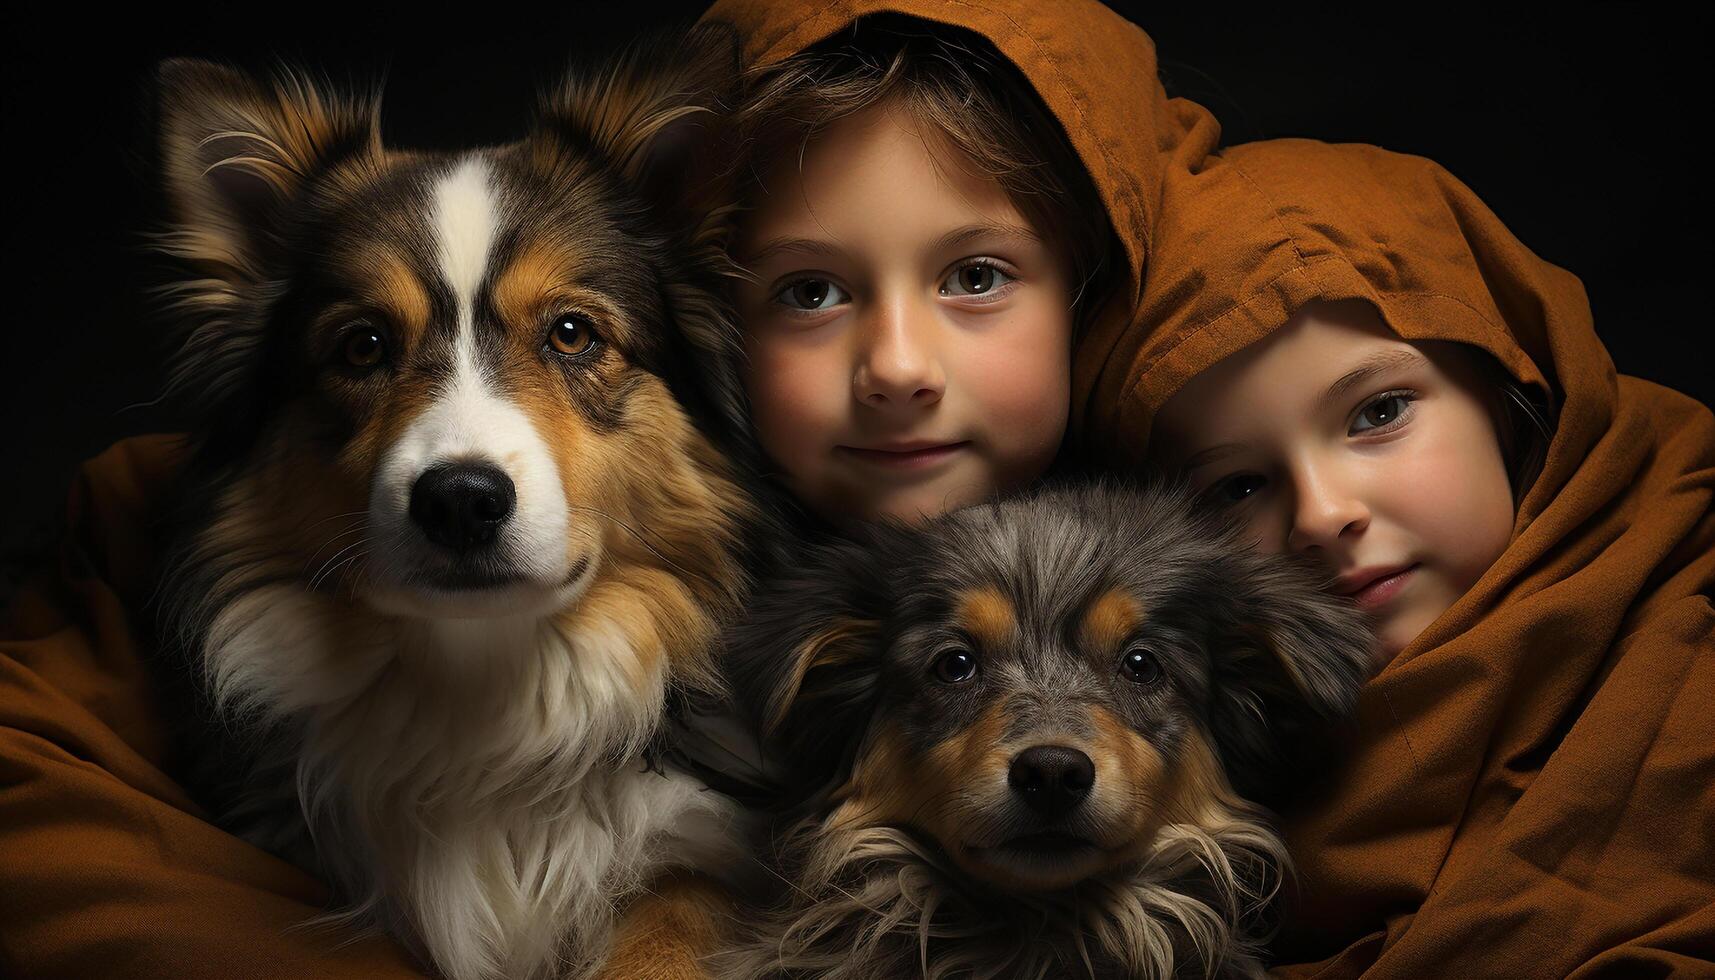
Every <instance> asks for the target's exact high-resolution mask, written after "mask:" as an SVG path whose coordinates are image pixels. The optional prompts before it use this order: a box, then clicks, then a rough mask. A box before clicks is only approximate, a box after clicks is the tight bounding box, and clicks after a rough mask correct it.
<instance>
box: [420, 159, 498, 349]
mask: <svg viewBox="0 0 1715 980" xmlns="http://www.w3.org/2000/svg"><path fill="white" fill-rule="evenodd" d="M488 177H489V175H488V165H487V164H486V163H484V162H483V159H482V158H481V157H479V156H476V155H474V154H472V155H471V156H467V157H465V158H464V159H463V160H461V161H460V162H459V164H458V166H456V167H454V168H453V169H452V171H451V172H450V173H448V174H447V175H446V176H445V177H442V178H441V179H440V181H439V182H438V183H436V184H435V203H434V222H435V241H436V244H437V245H438V246H439V251H440V260H441V275H443V276H445V277H446V281H447V285H448V286H451V287H452V290H453V297H454V299H456V300H457V301H458V316H459V330H458V337H459V346H460V347H461V348H466V346H467V345H468V344H470V343H471V341H472V336H471V333H472V323H471V320H472V315H473V314H472V311H473V310H474V309H475V307H476V291H477V288H478V287H480V286H481V285H482V275H483V273H484V272H485V271H487V269H488V253H489V252H490V251H491V250H492V248H493V245H494V229H495V226H496V224H498V222H497V220H496V215H497V212H498V205H497V202H496V201H495V199H494V192H493V190H492V189H491V188H490V187H489V182H488Z"/></svg>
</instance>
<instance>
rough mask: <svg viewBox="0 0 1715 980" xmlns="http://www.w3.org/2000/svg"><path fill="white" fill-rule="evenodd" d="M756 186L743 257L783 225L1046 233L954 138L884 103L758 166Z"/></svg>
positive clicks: (826, 229) (743, 222) (744, 221)
mask: <svg viewBox="0 0 1715 980" xmlns="http://www.w3.org/2000/svg"><path fill="white" fill-rule="evenodd" d="M753 167H754V171H755V173H756V174H757V177H758V180H757V184H758V189H757V193H756V195H755V199H754V200H753V201H752V202H751V204H752V206H751V207H750V208H749V209H747V210H746V211H745V212H744V214H743V216H742V217H741V218H740V221H739V226H740V227H739V233H740V234H739V239H740V242H741V247H740V250H741V252H750V251H754V250H755V249H756V248H757V247H758V246H759V245H760V243H761V241H762V240H764V239H767V238H770V237H773V236H774V235H776V234H778V233H779V227H780V226H782V225H786V226H793V227H796V228H800V229H803V230H804V231H802V232H800V233H807V231H808V230H810V229H814V230H816V231H818V232H821V233H824V234H827V233H834V234H835V235H836V237H837V233H838V229H837V228H836V227H834V226H836V225H838V224H840V223H842V222H843V223H857V224H873V223H881V222H887V221H890V220H898V219H900V218H910V217H922V218H925V219H930V218H934V219H941V220H945V221H953V220H960V219H963V220H964V221H965V222H966V223H970V222H977V223H986V224H992V225H996V226H1000V227H1007V228H1010V229H1011V230H1013V231H1014V232H1016V233H1019V234H1021V235H1024V236H1027V237H1031V238H1035V239H1038V240H1040V239H1041V238H1042V237H1043V236H1042V233H1041V231H1040V230H1039V229H1037V228H1035V227H1034V226H1033V224H1032V223H1031V221H1030V220H1029V218H1028V217H1027V216H1026V215H1025V214H1023V213H1022V212H1021V211H1020V210H1019V208H1018V207H1017V205H1016V204H1015V202H1014V201H1013V200H1012V198H1011V196H1010V195H1009V194H1008V193H1007V191H1006V189H1005V188H1004V187H1003V186H1002V185H1001V184H1000V182H999V181H997V180H995V179H993V178H992V177H989V176H986V175H984V174H983V173H982V172H981V171H980V169H979V168H978V167H977V165H976V163H975V161H973V160H972V159H971V158H970V157H969V156H968V155H966V154H965V153H964V152H963V151H962V150H960V149H959V148H958V147H957V146H956V145H954V143H953V142H952V141H951V140H948V139H946V138H945V137H943V136H941V135H939V134H937V133H935V132H934V131H932V130H931V129H929V128H928V127H927V126H925V125H923V124H922V123H921V122H920V121H918V120H917V119H915V118H914V117H913V116H912V115H911V114H910V112H909V111H908V110H907V109H906V108H905V107H904V106H903V105H901V104H897V103H894V102H891V101H889V102H883V103H879V104H877V105H874V106H870V107H868V108H866V109H864V110H862V111H860V112H857V113H853V114H850V115H847V116H845V117H842V118H840V119H837V120H835V121H834V122H832V123H830V124H828V125H827V126H824V127H819V128H817V129H815V130H813V131H811V132H809V133H807V134H806V135H805V137H804V138H803V139H802V140H801V141H799V142H796V143H789V144H786V145H785V146H784V147H783V148H782V149H780V150H777V151H775V152H774V153H773V154H772V158H771V159H767V160H758V161H754V163H753Z"/></svg>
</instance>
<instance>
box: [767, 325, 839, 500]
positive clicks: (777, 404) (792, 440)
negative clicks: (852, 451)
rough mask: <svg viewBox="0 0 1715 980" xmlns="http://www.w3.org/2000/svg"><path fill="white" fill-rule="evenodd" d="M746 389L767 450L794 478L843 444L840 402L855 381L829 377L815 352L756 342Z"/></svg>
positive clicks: (827, 368)
mask: <svg viewBox="0 0 1715 980" xmlns="http://www.w3.org/2000/svg"><path fill="white" fill-rule="evenodd" d="M747 346H748V351H747V352H748V355H749V369H748V371H747V372H746V375H745V389H746V392H747V393H748V394H749V396H750V404H751V413H752V416H753V419H754V421H755V424H756V431H757V435H758V437H759V438H760V439H761V440H762V447H763V449H765V450H766V451H767V452H768V454H769V455H770V456H771V457H773V458H774V460H775V462H777V463H779V464H780V465H782V466H784V467H786V469H787V470H788V471H789V472H791V473H792V474H793V475H794V476H796V477H799V478H803V477H804V476H805V474H804V473H802V472H800V471H801V470H802V468H803V467H805V466H807V465H808V464H809V463H810V462H811V461H813V460H815V459H818V458H820V457H822V456H823V455H826V451H831V449H832V446H833V445H834V444H835V443H837V442H838V432H837V431H836V430H837V428H838V422H839V413H838V411H837V404H836V403H835V402H834V401H833V399H835V398H842V399H843V398H845V397H849V390H850V379H849V378H848V379H844V380H843V381H842V379H841V378H840V377H839V376H838V374H839V372H837V371H833V372H830V365H828V364H827V363H825V361H826V360H827V359H826V358H822V357H817V356H815V355H816V352H815V351H814V350H806V349H803V348H797V347H791V346H787V345H784V344H779V343H767V342H754V341H753V342H752V343H751V344H749V345H747Z"/></svg>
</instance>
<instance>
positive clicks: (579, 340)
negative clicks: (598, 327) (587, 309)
mask: <svg viewBox="0 0 1715 980" xmlns="http://www.w3.org/2000/svg"><path fill="white" fill-rule="evenodd" d="M600 339H601V338H599V337H597V336H596V332H595V321H594V320H591V319H590V318H589V317H587V316H584V315H583V314H582V313H561V314H558V315H556V316H555V317H554V319H553V322H552V324H551V325H550V326H549V327H548V348H549V349H550V350H552V351H553V352H554V353H556V354H559V355H561V356H563V357H578V356H581V355H583V354H588V353H589V352H590V351H592V350H594V349H595V346H596V342H597V341H598V340H600Z"/></svg>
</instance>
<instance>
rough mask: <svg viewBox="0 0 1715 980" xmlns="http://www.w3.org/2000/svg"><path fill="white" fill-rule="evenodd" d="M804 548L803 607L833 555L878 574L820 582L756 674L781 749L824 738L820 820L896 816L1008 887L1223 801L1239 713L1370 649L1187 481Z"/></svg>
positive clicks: (1264, 743)
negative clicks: (812, 620)
mask: <svg viewBox="0 0 1715 980" xmlns="http://www.w3.org/2000/svg"><path fill="white" fill-rule="evenodd" d="M819 558H820V560H822V561H826V562H828V564H829V573H828V576H827V577H826V578H819V577H818V576H815V575H813V574H812V575H811V576H809V577H808V578H807V580H806V581H807V584H810V588H809V589H806V590H800V591H796V599H795V601H796V603H797V604H798V605H799V606H800V608H803V604H804V603H807V602H809V601H811V600H810V599H809V595H810V593H811V591H813V590H816V589H821V588H826V587H827V586H828V585H829V583H830V581H831V580H832V578H833V576H834V574H836V573H835V572H834V569H835V568H844V569H847V570H848V571H847V573H846V574H847V575H851V574H853V573H854V571H853V570H855V574H857V575H859V576H866V575H867V576H875V577H876V578H875V579H874V584H872V585H870V586H867V587H859V588H857V589H851V588H848V589H847V590H846V598H845V599H844V600H843V601H842V602H840V603H837V604H836V605H835V606H834V607H833V608H832V609H831V610H830V609H829V607H828V605H827V604H825V603H824V604H822V605H821V607H820V609H819V611H820V612H823V613H830V619H828V620H825V621H823V622H821V623H819V624H817V625H816V626H815V627H813V628H809V629H806V630H801V631H800V632H799V633H798V635H797V638H796V639H797V642H796V645H795V646H794V647H793V648H792V649H791V652H790V653H788V654H787V655H786V656H787V657H788V660H789V662H790V663H791V664H792V668H791V670H790V671H788V672H787V673H786V674H784V675H777V676H784V678H785V679H784V680H782V681H780V682H778V683H777V684H776V685H775V686H773V688H772V689H771V693H770V702H769V710H770V713H771V715H772V718H771V719H770V720H771V721H772V722H773V723H774V724H775V726H776V729H777V731H778V732H779V733H780V734H781V735H782V736H783V741H784V744H785V747H786V748H787V750H788V751H790V750H791V747H792V746H795V745H796V746H804V747H807V748H808V749H809V751H810V753H811V754H812V755H813V754H814V752H815V750H816V749H818V748H821V749H825V750H826V752H827V754H826V756H825V758H827V759H834V760H838V761H837V762H834V763H833V765H834V766H835V768H836V770H837V774H836V777H835V782H836V784H837V788H836V789H835V790H834V791H833V793H832V794H831V796H830V797H829V798H828V800H827V809H826V811H825V812H826V819H825V826H826V827H827V828H828V829H829V830H836V829H840V828H852V827H862V826H892V827H903V828H907V829H909V830H911V831H912V832H914V833H916V834H918V835H920V836H924V837H927V838H929V839H930V840H932V841H933V842H934V843H935V844H936V845H938V847H939V849H940V850H941V851H942V852H944V853H945V855H946V857H947V858H948V859H949V860H950V861H951V862H952V863H953V864H954V865H956V866H957V867H958V868H959V869H961V870H962V871H963V872H965V873H967V874H969V875H970V876H972V877H974V878H976V879H978V880H981V881H984V882H987V883H991V884H994V885H998V886H1000V887H1002V888H1006V889H1011V890H1018V891H1049V890H1056V889H1061V888H1066V887H1068V886H1070V885H1073V884H1076V883H1077V882H1079V881H1082V880H1085V879H1087V878H1091V877H1098V876H1102V875H1106V874H1110V873H1114V872H1118V871H1119V870H1120V869H1123V868H1131V867H1135V866H1136V865H1137V863H1138V862H1139V861H1140V860H1142V859H1144V858H1146V857H1147V856H1148V855H1149V853H1150V851H1151V849H1152V847H1153V846H1154V845H1155V843H1156V842H1157V840H1158V832H1159V831H1160V830H1161V828H1162V827H1163V826H1165V825H1168V824H1175V825H1190V826H1193V827H1200V828H1204V829H1211V828H1213V827H1214V826H1215V825H1217V824H1220V823H1222V822H1224V821H1229V820H1231V819H1232V816H1233V806H1234V804H1235V803H1236V799H1237V798H1236V796H1235V794H1234V792H1233V790H1232V787H1231V780H1230V779H1229V776H1228V772H1227V767H1228V766H1238V767H1249V766H1259V765H1265V764H1266V758H1267V755H1268V732H1267V726H1266V725H1265V724H1264V723H1263V722H1262V720H1261V718H1260V717H1258V716H1257V713H1264V714H1266V713H1268V712H1269V711H1270V710H1271V709H1277V710H1278V713H1279V714H1280V716H1282V717H1284V716H1285V715H1287V714H1294V715H1303V714H1305V713H1321V712H1326V713H1334V712H1337V711H1339V710H1341V709H1342V708H1343V707H1344V706H1345V705H1346V704H1347V703H1348V702H1349V701H1350V699H1351V698H1352V697H1353V696H1354V695H1355V692H1356V689H1357V687H1358V685H1359V683H1360V682H1361V678H1362V664H1363V658H1364V655H1365V651H1366V650H1367V649H1368V647H1367V643H1368V636H1367V632H1366V630H1365V629H1364V625H1363V623H1362V621H1361V619H1360V618H1359V617H1358V614H1357V613H1356V612H1355V611H1354V610H1351V609H1349V608H1347V607H1345V606H1344V605H1343V604H1341V603H1339V602H1338V601H1337V600H1335V599H1333V598H1331V597H1327V596H1324V595H1323V594H1321V593H1320V592H1319V591H1318V589H1317V584H1318V583H1317V582H1316V580H1315V579H1314V578H1313V577H1312V578H1306V577H1305V576H1304V575H1303V574H1301V572H1302V570H1301V569H1298V568H1296V567H1290V566H1284V565H1282V564H1280V563H1279V562H1269V561H1267V560H1264V559H1258V558H1256V557H1255V556H1251V555H1249V554H1248V553H1246V552H1245V551H1243V550H1242V549H1241V548H1239V547H1237V546H1236V545H1235V543H1234V542H1233V540H1232V539H1231V537H1230V536H1229V535H1226V534H1224V533H1221V532H1219V531H1217V530H1216V529H1214V528H1211V527H1208V526H1206V525H1204V524H1202V523H1200V522H1199V520H1198V519H1196V518H1195V517H1194V516H1193V515H1192V513H1191V512H1190V511H1189V510H1188V508H1187V505H1186V502H1185V500H1184V499H1183V498H1181V497H1174V496H1161V495H1154V496H1146V495H1134V494H1122V493H1116V492H1106V491H1097V490H1086V491H1073V492H1059V493H1045V494H1038V495H1035V496H1033V497H1030V498H1026V499H1023V500H1017V501H1012V502H1008V503H1004V504H1000V505H995V506H985V507H976V508H971V509H968V510H966V511H961V512H958V513H956V514H953V515H949V516H948V517H946V518H944V519H941V520H939V521H937V522H934V523H932V524H930V525H929V526H927V527H926V528H924V529H923V530H921V531H918V532H912V531H907V530H904V529H893V530H890V531H887V532H881V533H878V534H877V535H876V537H875V538H874V540H871V541H868V542H864V543H863V544H862V545H859V546H853V547H837V548H835V549H832V550H830V551H826V552H823V553H822V554H821V555H820V556H819ZM777 625H778V624H777ZM1276 720H1280V719H1279V718H1277V719H1276ZM846 726H849V727H848V728H847V730H848V731H851V732H853V733H854V734H853V735H852V736H850V738H851V741H850V742H847V743H845V744H844V745H841V744H840V743H841V738H840V735H839V734H838V729H839V728H841V727H846Z"/></svg>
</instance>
